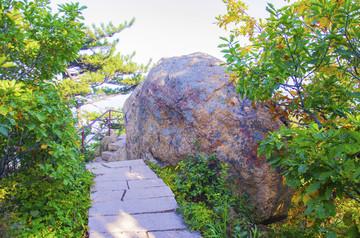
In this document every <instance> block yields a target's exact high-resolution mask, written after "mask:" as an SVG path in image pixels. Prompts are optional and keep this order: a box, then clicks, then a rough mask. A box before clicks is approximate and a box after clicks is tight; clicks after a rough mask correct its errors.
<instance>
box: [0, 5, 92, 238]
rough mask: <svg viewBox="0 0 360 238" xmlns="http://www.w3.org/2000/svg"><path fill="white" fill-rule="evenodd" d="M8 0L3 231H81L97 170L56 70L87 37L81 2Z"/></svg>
mask: <svg viewBox="0 0 360 238" xmlns="http://www.w3.org/2000/svg"><path fill="white" fill-rule="evenodd" d="M49 2H50V1H47V0H37V1H26V0H4V1H1V2H0V44H1V47H0V77H1V80H0V151H2V153H1V154H0V233H1V234H2V235H3V236H4V237H15V236H16V237H17V236H19V237H40V236H60V237H64V236H66V237H81V236H82V235H83V234H84V232H85V231H86V229H87V227H86V212H87V208H88V207H89V206H90V198H89V195H88V193H89V192H88V190H89V186H90V184H91V181H92V179H91V174H90V173H89V172H88V171H86V170H85V168H84V164H83V157H82V155H81V154H80V153H79V138H78V136H77V131H76V128H75V126H74V125H75V120H74V118H73V115H72V112H71V110H70V105H69V102H68V101H66V100H64V99H63V98H62V97H61V96H60V94H59V90H58V85H57V84H56V83H55V82H54V81H53V80H52V79H53V77H54V75H56V74H58V73H60V72H62V71H64V69H65V67H66V66H67V65H68V63H69V62H71V61H72V60H74V59H75V58H76V56H77V52H78V51H79V49H80V48H81V47H82V45H83V38H84V36H85V33H84V27H83V24H82V23H80V20H81V19H82V16H81V11H82V10H83V9H84V7H80V6H79V4H62V5H60V6H59V10H58V12H57V13H51V9H50V8H49V7H48V5H49Z"/></svg>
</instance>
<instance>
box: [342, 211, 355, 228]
mask: <svg viewBox="0 0 360 238" xmlns="http://www.w3.org/2000/svg"><path fill="white" fill-rule="evenodd" d="M343 222H344V224H345V225H347V226H351V224H352V223H353V218H352V213H351V212H346V213H345V214H344V216H343Z"/></svg>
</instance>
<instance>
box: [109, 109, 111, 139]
mask: <svg viewBox="0 0 360 238" xmlns="http://www.w3.org/2000/svg"><path fill="white" fill-rule="evenodd" d="M110 135H111V110H109V136H110Z"/></svg>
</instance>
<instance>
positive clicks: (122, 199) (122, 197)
mask: <svg viewBox="0 0 360 238" xmlns="http://www.w3.org/2000/svg"><path fill="white" fill-rule="evenodd" d="M126 192H127V190H126V189H125V190H124V192H123V195H122V196H121V199H120V200H121V201H124V197H125V194H126Z"/></svg>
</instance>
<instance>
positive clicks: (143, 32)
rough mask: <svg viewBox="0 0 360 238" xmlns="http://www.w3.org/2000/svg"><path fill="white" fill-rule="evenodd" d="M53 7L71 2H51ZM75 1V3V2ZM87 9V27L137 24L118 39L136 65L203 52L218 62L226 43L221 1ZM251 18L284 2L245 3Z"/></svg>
mask: <svg viewBox="0 0 360 238" xmlns="http://www.w3.org/2000/svg"><path fill="white" fill-rule="evenodd" d="M51 2H52V5H51V6H52V7H53V8H56V5H57V4H59V3H64V2H71V0H52V1H51ZM73 2H74V1H73ZM79 2H80V5H85V6H87V7H88V8H87V9H86V10H84V11H83V15H84V17H85V24H86V25H91V24H93V23H95V24H96V25H99V24H100V23H105V24H107V23H108V22H110V21H112V22H113V23H114V25H118V24H121V23H124V21H130V20H131V19H132V18H133V17H135V19H136V20H135V23H134V25H133V26H132V27H131V28H129V29H125V30H124V31H123V32H121V33H120V34H118V35H117V36H118V37H119V39H120V43H119V47H118V50H119V51H120V52H121V53H122V54H130V53H132V52H133V51H136V56H135V58H134V61H135V62H138V63H147V61H148V60H149V59H150V58H152V59H153V63H156V62H158V60H160V59H161V58H163V57H172V56H179V55H184V54H190V53H194V52H204V53H208V54H210V55H213V56H215V57H217V58H219V59H221V58H222V56H223V54H222V53H221V52H220V51H221V50H220V49H219V48H218V47H217V46H218V45H219V44H221V43H223V42H222V40H220V39H219V37H220V36H224V37H227V36H228V35H229V33H228V32H225V31H224V30H222V29H220V28H219V27H218V26H217V25H216V24H215V22H216V19H215V17H217V16H219V15H220V14H224V13H226V7H225V4H224V3H223V2H222V1H221V0H101V1H100V0H79ZM245 2H246V3H247V4H248V6H249V11H248V13H249V15H251V16H256V17H262V18H265V17H266V16H267V12H266V10H265V7H266V2H271V3H273V4H274V5H275V7H281V6H283V5H284V4H285V3H284V0H271V1H266V0H245Z"/></svg>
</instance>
